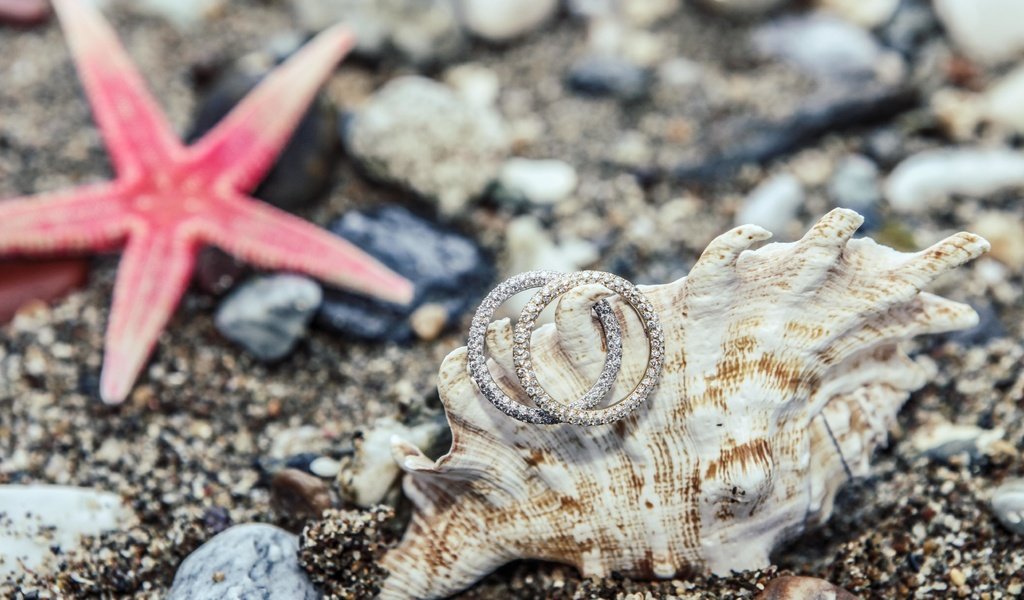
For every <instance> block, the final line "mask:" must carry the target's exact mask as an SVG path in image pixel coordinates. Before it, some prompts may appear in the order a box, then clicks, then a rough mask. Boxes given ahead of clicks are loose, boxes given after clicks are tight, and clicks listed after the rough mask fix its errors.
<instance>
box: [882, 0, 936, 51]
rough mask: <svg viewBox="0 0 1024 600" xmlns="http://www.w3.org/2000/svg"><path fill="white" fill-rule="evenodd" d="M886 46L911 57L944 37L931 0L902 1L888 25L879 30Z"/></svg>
mask: <svg viewBox="0 0 1024 600" xmlns="http://www.w3.org/2000/svg"><path fill="white" fill-rule="evenodd" d="M878 34H879V37H880V38H881V40H882V41H883V42H884V43H885V45H886V46H888V47H889V48H892V49H893V50H895V51H897V52H900V53H902V54H903V55H905V56H910V55H913V54H915V53H916V52H917V51H919V50H920V49H921V48H922V47H923V46H925V45H926V44H928V43H929V42H931V41H932V40H934V39H935V38H936V37H938V36H941V35H943V33H942V26H941V25H940V24H939V20H938V17H937V16H936V15H935V11H934V10H932V6H931V2H930V0H901V1H900V3H899V6H897V8H896V13H895V14H893V15H892V18H891V19H889V22H888V23H885V24H884V25H882V27H881V28H880V29H879V32H878Z"/></svg>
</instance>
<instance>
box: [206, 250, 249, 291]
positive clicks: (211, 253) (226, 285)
mask: <svg viewBox="0 0 1024 600" xmlns="http://www.w3.org/2000/svg"><path fill="white" fill-rule="evenodd" d="M247 271H248V268H247V267H246V265H245V263H244V262H242V261H240V260H238V259H237V258H235V257H234V256H231V255H230V254H228V253H227V252H224V251H223V250H221V249H219V248H215V247H213V246H206V247H205V248H203V249H202V250H200V251H199V256H198V257H196V273H195V276H194V277H195V281H196V283H197V284H199V287H200V288H202V290H203V291H204V292H206V293H207V294H213V295H214V296H221V295H223V294H225V293H227V292H228V291H230V290H231V288H233V287H235V284H236V283H238V280H239V279H241V278H242V276H243V275H245V273H246V272H247Z"/></svg>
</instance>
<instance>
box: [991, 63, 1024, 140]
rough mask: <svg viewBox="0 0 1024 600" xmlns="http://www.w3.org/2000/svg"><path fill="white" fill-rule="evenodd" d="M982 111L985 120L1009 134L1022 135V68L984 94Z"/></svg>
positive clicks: (1023, 116) (1006, 76)
mask: <svg viewBox="0 0 1024 600" xmlns="http://www.w3.org/2000/svg"><path fill="white" fill-rule="evenodd" d="M982 105H983V107H982V109H981V110H982V111H983V112H984V115H985V117H986V118H988V119H989V120H991V121H992V122H993V123H995V124H996V125H998V126H1000V127H1002V128H1004V129H1006V130H1008V131H1009V132H1011V133H1017V134H1024V110H1021V107H1022V106H1024V67H1018V68H1016V69H1014V70H1013V71H1011V72H1010V73H1009V74H1008V75H1005V76H1003V77H1002V78H1001V79H999V81H997V82H996V83H995V84H993V85H992V87H991V88H990V89H988V90H987V91H986V92H985V95H984V98H983V99H982Z"/></svg>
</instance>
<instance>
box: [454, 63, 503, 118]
mask: <svg viewBox="0 0 1024 600" xmlns="http://www.w3.org/2000/svg"><path fill="white" fill-rule="evenodd" d="M444 82H445V83H447V84H448V85H449V86H451V87H452V89H454V90H455V92H456V93H457V94H458V95H459V96H461V97H462V99H463V100H465V101H466V102H469V103H470V104H472V105H474V106H479V107H482V108H486V107H488V106H493V105H494V103H495V101H497V99H498V92H499V91H500V87H501V84H500V83H499V81H498V74H497V73H495V72H494V71H492V70H491V69H488V68H487V67H485V66H483V65H481V64H478V63H466V64H462V65H458V66H455V67H452V68H451V69H448V70H447V71H445V73H444Z"/></svg>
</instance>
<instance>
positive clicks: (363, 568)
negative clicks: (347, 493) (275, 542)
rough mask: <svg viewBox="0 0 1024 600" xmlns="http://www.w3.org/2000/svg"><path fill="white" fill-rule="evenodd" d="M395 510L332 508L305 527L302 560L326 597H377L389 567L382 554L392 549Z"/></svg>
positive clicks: (302, 539)
mask: <svg viewBox="0 0 1024 600" xmlns="http://www.w3.org/2000/svg"><path fill="white" fill-rule="evenodd" d="M394 516H395V514H394V511H393V510H391V509H390V508H388V507H384V506H377V507H374V508H372V509H371V510H368V511H362V510H330V511H328V512H327V513H325V514H324V518H323V519H321V520H319V521H315V522H313V523H310V524H309V525H307V526H306V528H305V529H303V530H302V537H301V539H300V542H299V544H300V546H301V547H302V549H301V551H300V554H299V561H300V563H301V564H302V566H303V567H304V568H305V569H306V571H307V572H308V573H309V574H310V577H311V578H312V579H313V581H314V582H316V584H317V585H318V586H320V588H321V589H322V590H323V591H324V597H326V598H359V599H362V598H376V597H377V596H378V594H379V593H380V587H381V586H380V584H381V582H382V581H383V580H384V579H385V578H386V577H387V576H388V571H387V569H385V568H384V567H382V566H380V557H381V556H382V555H383V554H384V551H385V550H387V549H388V547H389V545H390V544H389V542H390V541H391V540H390V536H389V535H388V530H389V529H391V522H392V520H393V519H394Z"/></svg>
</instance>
